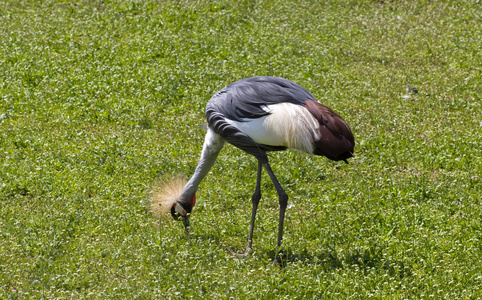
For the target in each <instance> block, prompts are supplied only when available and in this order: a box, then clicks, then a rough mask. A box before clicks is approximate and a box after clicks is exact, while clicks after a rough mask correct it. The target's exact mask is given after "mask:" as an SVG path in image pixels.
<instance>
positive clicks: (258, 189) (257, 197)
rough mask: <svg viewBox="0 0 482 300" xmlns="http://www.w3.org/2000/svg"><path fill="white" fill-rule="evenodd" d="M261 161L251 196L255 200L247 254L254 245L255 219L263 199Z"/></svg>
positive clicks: (245, 253)
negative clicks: (260, 201)
mask: <svg viewBox="0 0 482 300" xmlns="http://www.w3.org/2000/svg"><path fill="white" fill-rule="evenodd" d="M261 168H262V164H261V162H258V174H257V177H256V189H255V190H254V194H253V196H252V197H251V201H252V202H253V210H252V212H251V224H250V225H249V236H248V246H246V251H245V252H244V255H247V254H248V253H249V251H250V250H251V247H252V246H253V232H254V221H255V220H256V211H257V210H258V204H259V200H260V199H261Z"/></svg>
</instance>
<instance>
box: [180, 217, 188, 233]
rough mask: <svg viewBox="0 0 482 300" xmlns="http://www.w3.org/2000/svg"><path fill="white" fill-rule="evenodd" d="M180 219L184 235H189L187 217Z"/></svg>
mask: <svg viewBox="0 0 482 300" xmlns="http://www.w3.org/2000/svg"><path fill="white" fill-rule="evenodd" d="M181 218H182V224H184V230H185V231H186V235H189V215H187V216H185V217H181Z"/></svg>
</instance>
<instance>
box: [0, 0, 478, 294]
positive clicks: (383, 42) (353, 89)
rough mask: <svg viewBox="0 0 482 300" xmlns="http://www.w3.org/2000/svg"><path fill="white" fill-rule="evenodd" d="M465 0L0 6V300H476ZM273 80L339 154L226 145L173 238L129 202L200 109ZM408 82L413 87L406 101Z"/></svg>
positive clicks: (471, 44) (194, 141) (149, 185)
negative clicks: (258, 184) (259, 163)
mask: <svg viewBox="0 0 482 300" xmlns="http://www.w3.org/2000/svg"><path fill="white" fill-rule="evenodd" d="M481 12H482V10H481V9H480V3H478V1H423V0H420V1H368V0H367V1H335V0H332V1H323V2H320V1H310V0H302V1H262V0H260V1H254V0H251V1H249V0H241V1H170V0H168V1H152V0H145V1H138V0H135V1H120V0H119V1H116V0H113V1H95V0H83V1H60V0H59V1H55V0H51V1H34V0H31V1H13V0H2V1H0V74H1V80H0V200H1V203H2V205H1V206H0V269H1V272H0V298H5V299H25V298H34V299H36V298H49V299H51V298H61V299H65V298H68V299H72V298H74V299H78V298H87V299H98V298H100V299H119V298H125V299H130V298H141V299H146V298H147V299H149V298H159V299H166V298H170V299H184V298H211V299H212V298H221V299H224V298H234V299H259V297H260V295H261V297H263V298H266V299H296V298H316V299H320V298H326V299H343V298H352V299H367V298H372V299H433V298H435V299H443V298H446V299H480V298H481V297H482V290H481V286H482V276H481V274H482V267H481V265H480V261H481V260H482V257H481V253H482V246H481V245H482V241H481V215H482V207H481V195H482V184H481V176H482V171H481V170H482V168H481V165H482V158H481V157H482V136H481V135H482V130H481V127H482V121H481V120H482V107H481V106H482V105H481V103H482V102H481V99H480V97H481V95H482V79H481V78H482V76H481V75H482V74H481V67H480V62H481V61H482V57H481V53H482V51H481V50H482V49H481V44H480V40H482V29H481V27H480V26H479V25H478V24H480V21H481V17H482V13H481ZM254 75H270V76H281V77H285V78H288V79H290V80H293V81H295V82H297V83H299V84H301V85H303V86H304V87H306V88H307V89H308V90H309V91H311V92H312V93H313V94H314V95H315V96H316V97H317V98H318V99H319V100H320V101H321V102H322V103H324V104H326V105H328V106H330V107H332V108H333V109H334V110H335V111H337V112H338V113H339V114H340V115H341V116H343V117H344V119H345V120H346V121H347V122H348V124H350V126H351V128H352V130H353V131H354V133H355V138H356V142H357V145H356V156H355V157H354V158H353V159H351V160H350V164H349V165H345V164H343V163H334V162H331V161H329V160H327V159H324V158H319V157H310V156H302V155H298V154H296V153H292V152H283V153H273V154H272V157H271V163H272V165H273V169H274V170H275V172H276V174H277V175H278V177H279V179H280V182H281V183H282V184H283V186H284V187H285V189H286V191H287V193H288V195H289V196H290V199H289V201H290V204H291V206H290V208H289V209H288V212H287V219H286V221H285V229H286V233H285V239H284V247H285V252H286V255H287V261H288V262H287V266H286V267H285V268H283V269H280V268H279V267H277V266H272V265H271V261H272V260H273V258H274V255H275V252H274V251H275V244H276V233H277V214H278V204H277V197H276V193H275V191H274V188H273V187H272V185H271V184H270V182H269V178H268V177H267V176H266V174H264V177H263V186H262V191H263V197H262V201H261V204H260V210H259V215H258V218H257V227H256V232H255V240H254V251H253V252H252V253H251V254H250V255H249V256H248V257H247V258H246V259H233V258H232V257H231V256H230V254H229V249H231V250H232V251H240V250H241V249H243V248H244V247H245V245H246V242H247V241H246V240H247V233H248V226H249V215H250V211H251V203H250V196H251V194H252V192H253V191H254V185H255V180H256V179H255V171H256V162H255V160H254V158H252V157H248V156H247V155H245V154H244V153H242V152H241V151H240V150H238V149H236V148H234V147H232V146H229V145H228V146H226V147H225V149H223V151H222V152H221V155H220V157H219V158H218V160H217V162H216V164H215V166H214V168H213V170H212V171H211V173H210V174H209V176H208V177H207V178H206V179H205V181H204V182H203V183H202V184H201V186H200V189H199V191H198V203H197V205H196V207H195V209H194V211H193V215H192V218H191V225H192V232H191V236H190V238H189V239H186V238H185V237H184V235H183V228H182V225H181V224H180V223H178V222H174V221H172V220H169V221H162V220H159V219H157V218H155V217H154V216H153V215H152V214H151V212H150V211H149V200H148V199H149V194H150V192H151V190H152V189H154V188H155V186H156V184H157V183H158V182H160V181H162V180H165V179H167V178H169V177H171V176H172V175H177V174H180V175H181V176H184V177H185V178H188V177H189V176H190V175H191V174H192V173H193V171H194V168H195V166H196V163H197V160H198V158H199V154H200V150H201V146H202V142H203V136H204V131H203V130H202V129H201V128H200V127H198V126H197V124H202V123H204V122H205V120H204V107H205V104H206V102H207V101H208V100H209V98H210V97H211V95H212V94H214V93H215V92H216V91H217V90H219V89H220V88H222V87H223V86H225V85H227V84H228V83H230V82H233V81H235V80H238V79H241V78H243V77H248V76H254ZM413 88H416V90H417V91H418V93H415V92H414V91H413Z"/></svg>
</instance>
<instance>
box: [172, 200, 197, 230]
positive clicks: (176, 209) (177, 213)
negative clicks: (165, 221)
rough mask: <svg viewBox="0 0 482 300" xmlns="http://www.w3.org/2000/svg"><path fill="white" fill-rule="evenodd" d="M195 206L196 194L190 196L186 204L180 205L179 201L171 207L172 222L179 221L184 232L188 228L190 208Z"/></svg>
mask: <svg viewBox="0 0 482 300" xmlns="http://www.w3.org/2000/svg"><path fill="white" fill-rule="evenodd" d="M195 204H196V194H195V193H194V194H192V196H191V197H190V198H189V201H188V203H182V202H181V201H179V200H178V201H176V202H174V203H173V204H172V205H171V216H172V217H173V218H174V220H178V221H179V220H181V221H182V223H183V224H184V228H185V229H186V232H187V230H188V228H189V216H190V214H191V211H192V208H193V207H194V205H195Z"/></svg>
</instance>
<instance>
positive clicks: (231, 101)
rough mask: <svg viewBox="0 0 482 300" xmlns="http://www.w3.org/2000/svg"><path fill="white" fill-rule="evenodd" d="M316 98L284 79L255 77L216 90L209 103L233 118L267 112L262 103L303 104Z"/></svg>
mask: <svg viewBox="0 0 482 300" xmlns="http://www.w3.org/2000/svg"><path fill="white" fill-rule="evenodd" d="M306 100H316V99H315V97H313V95H312V94H310V93H309V92H308V91H307V90H306V89H304V88H303V87H302V86H300V85H298V84H296V83H294V82H291V81H289V80H287V79H284V78H279V77H268V76H258V77H250V78H245V79H241V80H239V81H236V82H234V83H232V84H230V85H228V86H226V87H225V88H223V89H221V90H220V91H219V92H218V93H216V94H215V95H214V96H213V97H212V98H211V100H209V103H208V105H210V106H211V107H212V108H213V109H215V110H216V111H218V112H220V113H221V114H223V115H224V116H225V117H226V118H228V119H230V120H234V121H242V120H243V119H244V118H260V117H262V116H265V115H267V114H268V112H266V111H265V110H263V106H265V105H269V104H277V103H284V102H289V103H293V104H298V105H303V106H304V103H305V101H306Z"/></svg>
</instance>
